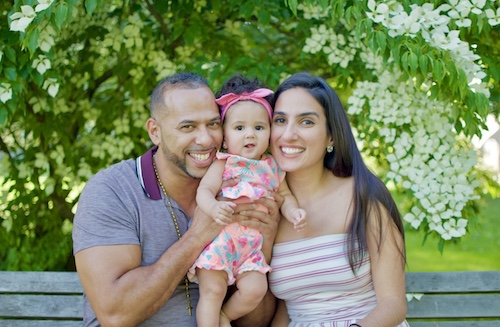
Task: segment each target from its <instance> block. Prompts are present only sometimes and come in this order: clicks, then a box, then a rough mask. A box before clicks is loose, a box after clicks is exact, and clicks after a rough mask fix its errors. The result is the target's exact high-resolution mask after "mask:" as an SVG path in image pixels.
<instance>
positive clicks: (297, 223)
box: [291, 208, 307, 232]
mask: <svg viewBox="0 0 500 327" xmlns="http://www.w3.org/2000/svg"><path fill="white" fill-rule="evenodd" d="M291 214H292V220H293V228H295V230H296V231H297V232H302V231H303V230H304V228H305V227H306V225H307V221H306V211H305V210H304V209H301V208H295V209H293V210H292V211H291Z"/></svg>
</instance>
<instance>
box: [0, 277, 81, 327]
mask: <svg viewBox="0 0 500 327" xmlns="http://www.w3.org/2000/svg"><path fill="white" fill-rule="evenodd" d="M82 292H83V290H82V286H81V285H80V281H79V279H78V275H77V274H76V273H74V272H25V271H0V319H2V318H6V319H8V320H1V321H0V326H5V327H17V326H23V327H30V326H47V327H48V326H58V327H64V326H67V327H73V326H74V327H76V326H79V327H81V326H82V322H81V320H82V317H83V297H82Z"/></svg>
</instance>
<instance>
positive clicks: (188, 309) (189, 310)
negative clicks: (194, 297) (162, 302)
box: [186, 303, 193, 316]
mask: <svg viewBox="0 0 500 327" xmlns="http://www.w3.org/2000/svg"><path fill="white" fill-rule="evenodd" d="M186 309H187V311H188V313H189V315H190V316H192V315H193V314H192V313H191V309H192V308H191V305H190V303H188V306H187V307H186Z"/></svg>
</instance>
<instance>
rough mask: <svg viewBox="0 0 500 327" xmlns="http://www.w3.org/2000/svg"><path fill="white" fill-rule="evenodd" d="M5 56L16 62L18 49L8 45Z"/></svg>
mask: <svg viewBox="0 0 500 327" xmlns="http://www.w3.org/2000/svg"><path fill="white" fill-rule="evenodd" d="M4 54H5V57H7V58H8V59H9V60H10V61H12V62H13V63H15V62H16V50H14V48H12V47H8V48H6V49H5V50H4Z"/></svg>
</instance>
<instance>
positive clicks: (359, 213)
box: [271, 73, 405, 271]
mask: <svg viewBox="0 0 500 327" xmlns="http://www.w3.org/2000/svg"><path fill="white" fill-rule="evenodd" d="M293 88H303V89H305V90H306V91H307V92H308V93H309V94H310V95H311V96H312V97H314V99H316V101H318V103H319V104H320V105H321V106H322V107H323V111H324V113H325V116H326V122H327V126H326V128H327V131H328V134H329V135H331V137H332V139H333V142H334V150H333V152H331V153H326V155H325V157H324V166H325V167H326V168H328V169H329V170H331V171H332V173H333V174H334V175H335V176H338V177H350V176H353V177H354V191H353V193H354V194H353V203H352V204H351V205H353V213H352V219H351V223H350V225H349V236H348V237H349V238H348V246H347V251H348V257H349V263H350V265H351V269H352V270H353V271H355V270H356V269H357V268H359V266H360V265H361V263H362V259H363V258H364V257H365V255H366V253H367V251H368V242H367V237H366V234H367V226H368V218H369V217H370V215H372V214H373V217H375V218H376V219H378V225H379V226H380V228H379V234H378V247H379V249H380V246H381V244H382V240H383V238H384V237H387V235H384V230H383V228H382V226H383V224H382V221H381V220H382V219H383V216H384V212H382V210H383V209H385V210H387V213H388V214H389V215H390V217H391V219H392V220H393V221H394V223H395V224H396V226H397V228H398V230H399V232H400V233H401V235H402V236H403V239H404V229H403V222H402V219H401V214H400V213H399V210H398V208H397V206H396V203H395V202H394V199H393V198H392V196H391V193H390V192H389V190H388V189H387V188H386V186H385V185H384V183H383V182H382V181H381V180H380V178H378V177H377V176H375V175H374V174H373V173H372V172H371V171H370V170H369V169H368V167H366V165H365V163H364V162H363V159H362V157H361V153H360V152H359V149H358V147H357V145H356V140H355V138H354V135H353V133H352V129H351V125H350V123H349V120H348V118H347V114H346V113H345V110H344V108H343V106H342V103H341V102H340V99H339V97H338V96H337V94H336V93H335V91H334V90H333V88H332V87H331V86H330V85H329V84H328V83H327V82H326V81H325V80H324V79H322V78H320V77H316V76H312V75H310V74H308V73H297V74H294V75H292V76H290V77H289V78H288V79H286V80H285V81H284V82H283V83H281V85H280V86H279V87H278V89H277V90H276V92H275V94H274V97H273V99H272V102H271V105H272V106H273V108H274V105H275V104H276V100H277V99H278V98H279V96H280V95H281V93H283V92H284V91H286V90H289V89H293ZM389 230H390V229H389ZM401 255H402V257H403V260H405V259H404V258H405V251H404V248H403V249H402V251H401Z"/></svg>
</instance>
